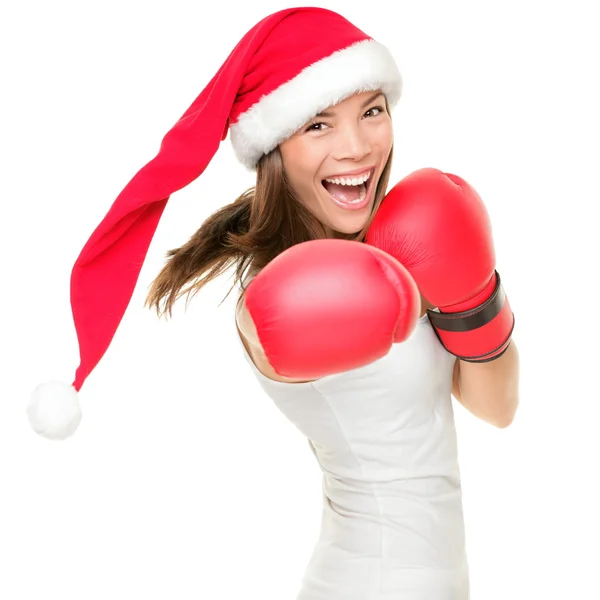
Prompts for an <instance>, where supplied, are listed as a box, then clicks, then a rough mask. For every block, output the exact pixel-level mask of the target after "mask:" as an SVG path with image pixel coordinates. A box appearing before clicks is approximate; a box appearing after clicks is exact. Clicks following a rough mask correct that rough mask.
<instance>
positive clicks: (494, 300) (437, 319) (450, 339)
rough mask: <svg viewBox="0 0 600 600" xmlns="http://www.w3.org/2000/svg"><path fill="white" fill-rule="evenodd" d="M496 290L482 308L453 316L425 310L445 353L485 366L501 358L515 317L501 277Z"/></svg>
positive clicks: (507, 344)
mask: <svg viewBox="0 0 600 600" xmlns="http://www.w3.org/2000/svg"><path fill="white" fill-rule="evenodd" d="M495 275H496V286H495V288H494V291H493V293H492V295H491V296H490V297H489V298H488V299H487V300H486V301H485V302H483V303H482V304H480V305H479V306H476V307H474V308H471V309H469V310H464V311H461V312H456V313H443V312H437V311H432V310H428V311H427V315H428V317H429V321H430V322H431V325H432V326H433V329H434V331H435V333H436V335H437V337H438V339H439V340H440V342H441V343H442V345H443V346H444V348H446V350H448V352H451V353H452V354H454V355H455V356H457V357H458V358H460V359H462V360H466V361H469V362H487V361H490V360H494V359H495V358H498V357H500V356H501V355H502V354H503V353H504V352H505V351H506V349H507V348H508V346H509V345H510V339H511V335H512V331H513V328H514V322H515V319H514V315H513V313H512V311H511V309H510V305H509V302H508V299H507V297H506V294H505V292H504V288H503V287H502V283H501V281H500V275H499V273H498V272H497V271H495Z"/></svg>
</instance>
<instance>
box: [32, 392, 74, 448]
mask: <svg viewBox="0 0 600 600" xmlns="http://www.w3.org/2000/svg"><path fill="white" fill-rule="evenodd" d="M27 416H28V417H29V423H31V426H32V427H33V429H34V430H35V431H36V432H37V433H39V434H40V435H42V436H44V437H46V438H48V439H50V440H64V439H66V438H68V437H69V436H71V435H73V433H75V430H76V429H77V427H79V423H80V422H81V416H82V415H81V408H80V407H79V399H78V398H77V392H76V391H75V388H74V387H73V386H71V385H67V384H66V383H62V382H61V381H50V382H48V383H42V384H41V385H38V386H37V387H36V388H35V390H33V392H32V394H31V398H30V400H29V406H28V407H27Z"/></svg>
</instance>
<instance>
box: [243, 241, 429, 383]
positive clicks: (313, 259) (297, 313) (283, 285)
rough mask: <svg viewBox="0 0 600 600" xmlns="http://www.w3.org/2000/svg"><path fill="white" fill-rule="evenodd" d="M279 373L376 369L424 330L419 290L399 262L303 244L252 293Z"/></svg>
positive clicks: (259, 328) (373, 252) (370, 252)
mask: <svg viewBox="0 0 600 600" xmlns="http://www.w3.org/2000/svg"><path fill="white" fill-rule="evenodd" d="M244 298H245V303H246V308H247V309H248V313H249V314H250V316H251V318H252V320H253V321H254V324H255V326H256V333H257V334H258V339H259V342H260V344H261V346H262V348H263V350H264V353H265V356H266V358H267V360H268V361H269V364H270V365H271V366H272V367H273V369H274V370H275V371H276V372H277V373H278V374H280V375H282V376H284V377H290V378H293V379H306V380H309V379H317V378H319V377H323V376H325V375H329V374H332V373H339V372H342V371H346V370H349V369H353V368H356V367H360V366H363V365H365V364H368V363H370V362H372V361H374V360H376V359H378V358H380V357H382V356H384V355H385V354H387V353H388V352H389V350H390V348H391V345H392V344H393V343H397V342H403V341H404V340H405V339H406V338H407V337H408V336H409V335H410V334H411V332H412V331H413V329H414V327H415V326H416V322H417V319H418V317H419V311H420V296H419V291H418V288H417V286H416V284H415V282H414V280H413V278H412V277H411V276H410V275H409V273H408V271H407V270H406V269H405V268H404V267H403V266H402V265H401V264H399V263H398V262H397V261H396V260H395V259H393V258H392V257H391V256H389V255H387V254H385V253H384V252H381V251H380V250H377V249H376V248H372V247H370V246H367V245H366V244H363V243H361V242H354V241H348V240H338V239H324V240H314V241H309V242H303V243H301V244H296V245H294V246H292V247H291V248H288V249H287V250H285V251H284V252H282V253H281V254H279V255H278V256H277V257H276V258H274V259H273V260H272V261H271V262H270V263H269V264H268V265H267V266H266V267H265V268H264V269H262V270H261V271H260V272H259V273H258V275H257V276H256V277H255V278H254V279H253V280H252V281H251V282H250V284H249V285H248V287H247V289H246V291H245V292H244Z"/></svg>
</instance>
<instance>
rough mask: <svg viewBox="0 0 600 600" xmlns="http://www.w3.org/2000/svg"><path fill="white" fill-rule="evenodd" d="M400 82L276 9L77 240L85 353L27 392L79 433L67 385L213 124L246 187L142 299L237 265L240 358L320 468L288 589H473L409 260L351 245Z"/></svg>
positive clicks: (387, 143) (321, 25)
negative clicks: (243, 170)
mask: <svg viewBox="0 0 600 600" xmlns="http://www.w3.org/2000/svg"><path fill="white" fill-rule="evenodd" d="M323 31H327V32H328V35H322V32H323ZM401 91H402V79H401V76H400V72H399V70H398V67H397V65H396V62H395V60H394V59H393V57H392V56H391V54H390V53H389V52H388V50H387V49H386V48H385V47H384V46H383V45H381V44H380V43H378V42H376V41H375V40H374V39H372V38H371V37H370V36H368V35H367V34H365V33H364V32H363V31H361V30H360V29H358V28H357V27H356V26H354V25H353V24H352V23H350V22H349V21H348V20H346V19H345V18H344V17H342V16H341V15H339V14H337V13H334V12H332V11H329V10H326V9H320V8H291V9H287V10H283V11H279V12H277V13H274V14H272V15H270V16H268V17H266V18H265V19H263V20H262V21H260V22H259V23H258V24H257V25H256V26H254V27H253V28H252V29H251V30H250V31H249V32H248V33H247V34H246V35H245V36H244V38H243V39H242V40H241V41H240V43H239V44H238V45H237V46H236V48H235V50H234V51H233V52H232V53H231V54H230V56H229V57H228V58H227V60H226V61H225V62H224V63H223V65H222V67H221V68H220V69H219V72H218V73H217V74H216V75H215V77H213V79H211V81H210V82H209V83H208V85H207V86H206V88H205V89H204V90H203V91H202V92H201V93H200V95H199V96H198V97H197V98H196V99H195V100H194V102H193V103H192V105H191V106H190V107H189V109H188V110H187V111H186V112H185V114H184V115H183V116H182V117H181V118H180V119H179V121H177V123H176V124H175V125H174V126H173V128H172V129H171V130H170V131H169V132H167V134H166V135H165V137H164V139H163V143H162V144H161V147H160V152H159V153H158V155H157V156H156V157H155V158H154V159H153V160H152V161H150V163H148V164H147V165H146V166H145V167H144V168H142V169H141V170H140V171H139V172H138V173H137V174H136V175H135V176H134V177H133V179H132V180H131V181H130V183H129V184H128V185H127V186H126V187H125V189H124V190H123V191H122V192H121V194H120V195H119V197H118V198H117V199H116V201H115V202H114V204H113V205H112V206H111V208H110V210H109V212H108V213H107V215H106V217H105V219H104V220H103V221H102V222H101V224H100V225H99V226H98V227H97V229H96V230H95V231H94V233H93V234H92V236H91V238H90V239H89V241H88V242H87V244H86V245H85V247H84V248H83V250H82V252H81V254H80V256H79V257H78V260H77V262H76V264H75V266H74V269H73V275H72V279H71V285H72V294H71V298H72V302H73V313H74V318H75V324H76V328H77V333H78V339H79V342H80V356H81V364H80V365H79V368H78V369H77V372H76V377H75V381H74V383H73V385H72V386H63V388H61V386H57V385H52V386H47V387H43V386H42V387H41V388H40V389H38V390H37V391H36V394H35V395H34V399H33V402H32V404H31V405H30V409H29V415H30V420H31V422H32V424H33V426H34V427H35V428H36V430H37V431H38V432H40V433H41V434H43V435H46V436H47V437H52V438H64V437H67V436H68V435H70V434H72V433H73V432H74V431H75V429H76V427H77V424H78V423H79V419H80V418H81V414H80V412H79V410H78V405H77V394H76V392H77V391H78V390H79V389H80V388H81V386H82V385H83V383H84V381H85V380H86V378H87V376H88V375H89V374H90V372H91V371H92V370H93V369H94V367H95V366H96V364H97V363H98V361H99V360H100V359H101V358H102V356H103V354H104V352H105V351H106V350H107V348H108V346H109V344H110V343H111V340H112V338H113V336H114V334H115V331H116V329H117V327H118V325H119V323H120V321H121V318H122V317H123V314H124V312H125V310H126V308H127V305H128V302H129V300H130V298H131V295H132V292H133V290H134V287H135V283H136V281H137V277H138V275H139V271H140V269H141V267H142V264H143V262H144V258H145V255H146V252H147V250H148V246H149V244H150V241H151V239H152V237H153V234H154V232H155V230H156V228H157V225H158V222H159V220H160V218H161V216H162V213H163V210H164V208H165V205H166V202H167V200H168V199H169V197H170V195H171V194H172V193H174V192H175V191H177V190H179V189H181V188H182V187H184V186H186V185H188V184H189V183H191V182H192V181H193V180H194V179H196V178H197V177H198V176H199V175H200V174H201V173H202V172H203V170H204V169H205V168H206V167H207V165H208V164H209V162H210V161H211V159H212V157H213V155H214V153H215V152H216V150H217V148H218V146H219V144H220V142H221V141H222V140H223V139H224V138H225V134H226V133H227V131H229V132H230V134H231V142H232V144H233V147H234V150H235V154H236V156H237V157H238V158H239V160H240V161H241V162H242V163H243V164H244V165H245V166H246V167H249V168H251V169H255V170H256V183H255V186H253V187H252V188H250V189H248V190H246V191H245V192H243V193H242V194H241V195H240V196H239V197H238V198H237V200H235V201H234V202H232V203H231V204H228V205H226V206H224V207H223V208H221V209H219V210H218V211H216V212H215V213H214V214H212V215H211V216H210V217H209V218H208V219H207V220H206V221H205V222H204V223H202V224H201V225H200V227H199V228H198V230H197V231H196V232H195V233H194V234H193V235H192V236H191V237H190V238H189V240H188V241H187V242H186V243H185V244H183V245H182V246H181V247H179V248H176V249H173V250H171V251H169V252H168V253H167V261H166V264H165V265H164V267H163V268H162V270H161V271H160V273H159V274H158V276H157V277H156V279H155V280H154V281H153V283H152V286H151V289H150V291H149V294H148V298H147V306H149V307H150V308H152V309H155V310H156V312H157V313H158V314H159V316H166V315H169V316H170V315H171V314H172V308H173V305H174V303H175V302H176V301H177V300H178V299H179V298H180V297H182V296H183V295H184V294H186V293H187V294H188V295H189V296H193V295H194V294H195V293H197V292H198V291H199V290H200V289H202V287H203V286H205V285H206V284H207V283H208V282H209V281H210V280H212V279H214V278H215V277H217V276H219V275H221V274H222V273H224V272H225V271H226V270H227V269H228V268H229V267H234V268H235V276H236V277H235V282H234V285H238V286H239V288H240V290H239V291H240V295H239V301H238V304H237V310H236V318H237V325H238V332H239V336H238V337H239V342H240V349H241V352H242V353H243V355H244V357H245V359H246V360H247V362H248V365H249V368H250V369H251V370H252V372H253V373H254V374H255V376H256V378H257V379H258V381H259V382H260V384H261V386H262V388H263V389H264V391H265V392H266V393H267V394H268V395H269V396H270V398H271V399H272V400H273V402H274V403H275V405H276V406H277V407H278V408H279V410H281V411H282V413H283V414H284V415H285V416H286V417H287V418H288V419H289V421H290V422H291V423H293V424H294V425H295V426H296V428H297V429H298V430H299V431H300V432H301V433H302V434H303V435H305V436H306V438H307V440H308V442H309V447H310V449H311V451H312V452H313V455H314V456H315V458H316V461H317V465H318V467H319V469H320V470H321V472H322V476H323V479H322V481H323V486H322V493H323V495H324V502H323V513H322V528H321V534H320V537H319V540H318V542H317V544H316V547H315V550H314V553H313V555H312V557H311V559H310V561H309V564H308V565H307V569H306V574H305V577H304V579H303V581H302V584H301V590H300V592H299V594H298V596H297V600H366V599H367V598H368V599H369V600H384V599H389V598H412V599H414V600H417V599H422V598H423V599H424V598H428V600H449V599H450V598H451V599H452V600H467V599H468V597H469V572H468V571H469V570H468V564H467V557H466V545H465V535H464V521H463V513H462V490H461V485H460V476H459V469H458V462H457V461H458V453H457V441H456V430H455V426H454V421H453V413H452V402H451V390H452V376H453V370H454V364H455V356H453V355H452V354H451V353H449V352H447V351H446V350H445V349H444V347H443V346H442V345H441V344H440V342H439V340H438V338H437V337H436V335H435V333H434V331H433V329H432V327H431V325H430V323H429V320H428V318H427V316H426V315H425V314H424V308H425V306H426V305H425V304H424V301H423V298H422V297H421V295H420V291H419V288H418V287H417V284H416V282H415V279H414V278H413V275H412V274H411V273H410V272H409V270H408V269H407V268H406V267H405V266H404V264H402V262H401V261H400V260H398V259H396V258H394V257H393V256H392V254H391V253H388V252H386V251H384V250H383V249H381V248H377V247H375V245H373V244H368V243H364V242H365V241H366V240H367V239H368V234H369V231H370V229H371V228H372V226H373V223H374V220H375V219H376V218H377V214H378V213H379V212H380V211H381V210H384V209H385V203H384V199H385V198H387V196H386V190H387V186H388V179H389V174H390V169H391V161H392V148H393V129H392V120H391V111H392V110H393V108H394V106H395V105H396V104H397V102H398V101H399V99H400V96H401ZM299 98H300V99H301V101H299V100H298V99H299ZM394 225H395V223H393V222H391V221H390V222H389V226H390V229H392V230H393V229H394ZM49 407H51V408H55V409H57V410H58V412H55V413H52V412H51V410H49ZM257 594H258V595H260V591H257Z"/></svg>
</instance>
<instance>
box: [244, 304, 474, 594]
mask: <svg viewBox="0 0 600 600" xmlns="http://www.w3.org/2000/svg"><path fill="white" fill-rule="evenodd" d="M240 344H241V346H242V349H243V352H244V354H245V356H246V359H247V360H248V363H249V364H250V367H251V369H252V370H253V372H254V374H255V375H256V377H257V378H258V381H259V382H260V385H261V386H262V388H263V389H264V391H265V392H266V393H267V395H268V396H269V397H270V398H271V399H272V400H273V402H274V403H275V404H276V406H277V408H278V409H279V410H280V411H281V412H282V413H283V414H284V415H285V416H286V417H287V418H288V419H289V420H290V421H291V422H292V423H293V424H294V425H295V426H296V427H297V428H298V429H299V430H300V431H301V432H302V433H303V434H304V435H305V436H306V437H307V439H308V442H309V445H310V447H311V449H312V451H313V453H314V456H315V458H316V460H317V463H318V465H319V467H320V469H321V471H322V473H323V479H322V490H323V513H322V521H321V530H320V536H319V540H318V542H317V544H316V547H315V549H314V552H313V554H312V557H311V559H310V561H309V563H308V566H307V569H306V572H305V574H304V577H303V580H302V585H301V590H300V592H299V594H298V596H297V598H296V600H468V599H469V595H470V594H469V569H468V563H467V556H466V545H465V529H464V520H463V507H462V489H461V483H460V472H459V467H458V454H457V438H456V429H455V423H454V413H453V407H452V398H451V389H452V372H453V367H454V361H455V357H454V356H453V355H451V354H450V353H448V352H447V351H446V350H445V349H444V347H443V346H442V345H441V344H440V342H439V341H438V339H437V337H436V335H435V333H434V331H433V329H432V327H431V325H430V323H429V320H428V318H427V316H426V315H425V316H423V317H421V318H420V319H419V321H418V323H417V325H416V327H415V330H414V331H413V333H412V335H411V336H410V337H409V338H408V340H406V341H405V342H404V343H402V344H394V345H393V347H392V348H391V350H390V351H389V352H388V353H387V354H386V355H385V356H383V357H382V358H380V359H378V360H376V361H374V362H372V363H370V364H368V365H366V366H363V367H360V368H357V369H352V370H350V371H345V372H343V373H337V374H333V375H328V376H325V377H322V378H320V379H317V380H316V381H312V382H306V383H283V382H278V381H274V380H272V379H270V378H268V377H265V376H264V375H263V374H262V373H261V372H260V371H259V370H258V369H257V368H256V366H255V365H254V362H253V361H252V359H251V357H250V356H249V354H248V353H247V351H246V349H245V348H244V345H243V343H242V341H241V339H240Z"/></svg>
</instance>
